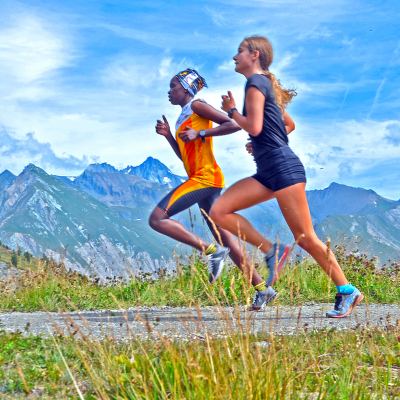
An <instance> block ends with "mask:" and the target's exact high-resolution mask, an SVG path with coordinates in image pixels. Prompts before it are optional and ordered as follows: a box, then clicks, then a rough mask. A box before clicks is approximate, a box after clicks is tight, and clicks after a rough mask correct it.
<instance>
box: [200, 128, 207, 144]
mask: <svg viewBox="0 0 400 400" xmlns="http://www.w3.org/2000/svg"><path fill="white" fill-rule="evenodd" d="M199 135H200V137H201V141H202V142H203V143H205V142H206V130H205V129H201V130H200V131H199Z"/></svg>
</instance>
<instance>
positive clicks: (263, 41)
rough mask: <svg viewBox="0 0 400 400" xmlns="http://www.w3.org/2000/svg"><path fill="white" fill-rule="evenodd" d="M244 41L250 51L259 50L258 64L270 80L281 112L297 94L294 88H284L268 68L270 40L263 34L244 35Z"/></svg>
mask: <svg viewBox="0 0 400 400" xmlns="http://www.w3.org/2000/svg"><path fill="white" fill-rule="evenodd" d="M244 42H246V44H247V47H248V49H249V52H250V53H254V52H255V51H258V52H259V54H260V56H259V60H260V66H261V68H262V69H263V71H264V72H263V73H264V75H265V76H266V77H267V78H268V79H269V80H270V81H271V85H272V89H273V91H274V94H275V100H276V103H277V104H278V106H279V108H280V109H281V111H282V114H283V111H284V109H285V108H286V107H287V106H288V105H289V104H290V103H291V101H292V99H293V97H295V96H297V93H296V90H294V89H285V88H284V87H283V86H282V84H281V83H280V81H279V80H278V79H276V77H275V75H274V74H273V73H272V72H270V71H269V70H268V68H269V66H270V65H271V64H272V61H273V59H274V50H273V48H272V45H271V43H270V41H269V40H268V39H267V38H265V37H264V36H259V35H253V36H248V37H246V38H245V39H244Z"/></svg>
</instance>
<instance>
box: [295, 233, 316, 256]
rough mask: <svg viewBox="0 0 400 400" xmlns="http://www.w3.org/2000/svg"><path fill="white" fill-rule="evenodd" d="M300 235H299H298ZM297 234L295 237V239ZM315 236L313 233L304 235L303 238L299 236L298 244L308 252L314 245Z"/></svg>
mask: <svg viewBox="0 0 400 400" xmlns="http://www.w3.org/2000/svg"><path fill="white" fill-rule="evenodd" d="M299 236H300V235H299ZM299 236H298V237H297V238H296V237H295V239H296V240H297V239H298V238H299ZM316 239H317V238H316V237H314V235H305V236H304V237H303V238H301V239H300V240H299V242H298V245H299V246H300V247H301V248H302V249H303V250H305V251H306V252H307V253H309V252H310V250H311V249H313V248H314V247H315V245H316Z"/></svg>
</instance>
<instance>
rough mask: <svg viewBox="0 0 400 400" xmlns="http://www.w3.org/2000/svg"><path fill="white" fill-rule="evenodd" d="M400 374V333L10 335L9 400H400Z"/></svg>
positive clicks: (3, 348)
mask: <svg viewBox="0 0 400 400" xmlns="http://www.w3.org/2000/svg"><path fill="white" fill-rule="evenodd" d="M261 344H262V345H261ZM57 346H58V348H57ZM60 352H62V355H63V357H64V360H65V363H64V361H63V359H62V357H61V354H60ZM66 365H68V368H69V371H68V370H67V368H66ZM399 371H400V329H399V327H392V328H391V330H390V331H389V332H385V333H383V332H382V331H379V330H378V329H376V330H357V331H354V332H353V331H350V332H337V331H333V330H323V331H319V332H310V333H307V332H304V331H302V332H301V333H299V334H298V335H294V336H274V335H269V334H268V335H264V336H259V337H254V336H250V335H242V336H230V337H227V338H225V339H213V338H212V336H207V337H206V340H205V341H201V342H171V341H167V340H165V339H162V340H159V341H154V340H153V341H139V340H131V341H129V342H127V343H124V344H121V343H117V342H115V341H103V342H92V341H90V340H88V339H86V340H79V339H73V338H61V337H54V338H50V339H49V338H43V337H35V336H29V335H28V336H23V335H22V334H21V333H13V334H7V333H4V332H2V333H1V332H0V382H1V383H2V386H1V385H0V386H1V388H2V389H1V390H2V391H3V393H4V395H8V396H9V397H4V398H16V397H25V396H29V395H33V394H34V393H36V394H39V393H40V395H39V397H40V398H41V399H49V398H51V399H68V398H73V399H77V398H79V397H78V395H77V389H76V387H78V388H79V390H80V391H81V393H82V397H83V398H85V399H153V400H154V399H263V400H265V399H385V398H386V399H395V398H399V396H400V375H399ZM72 377H73V379H74V380H75V383H76V384H75V383H74V381H73V379H72ZM30 398H31V397H30Z"/></svg>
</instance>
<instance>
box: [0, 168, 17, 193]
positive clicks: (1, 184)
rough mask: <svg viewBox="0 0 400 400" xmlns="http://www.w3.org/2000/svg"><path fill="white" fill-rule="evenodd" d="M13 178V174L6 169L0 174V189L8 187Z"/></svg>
mask: <svg viewBox="0 0 400 400" xmlns="http://www.w3.org/2000/svg"><path fill="white" fill-rule="evenodd" d="M14 179H15V175H14V174H13V173H12V172H10V171H9V170H8V169H6V170H5V171H3V172H2V173H1V174H0V190H1V189H5V188H7V187H9V186H10V185H11V184H12V183H13V181H14Z"/></svg>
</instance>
